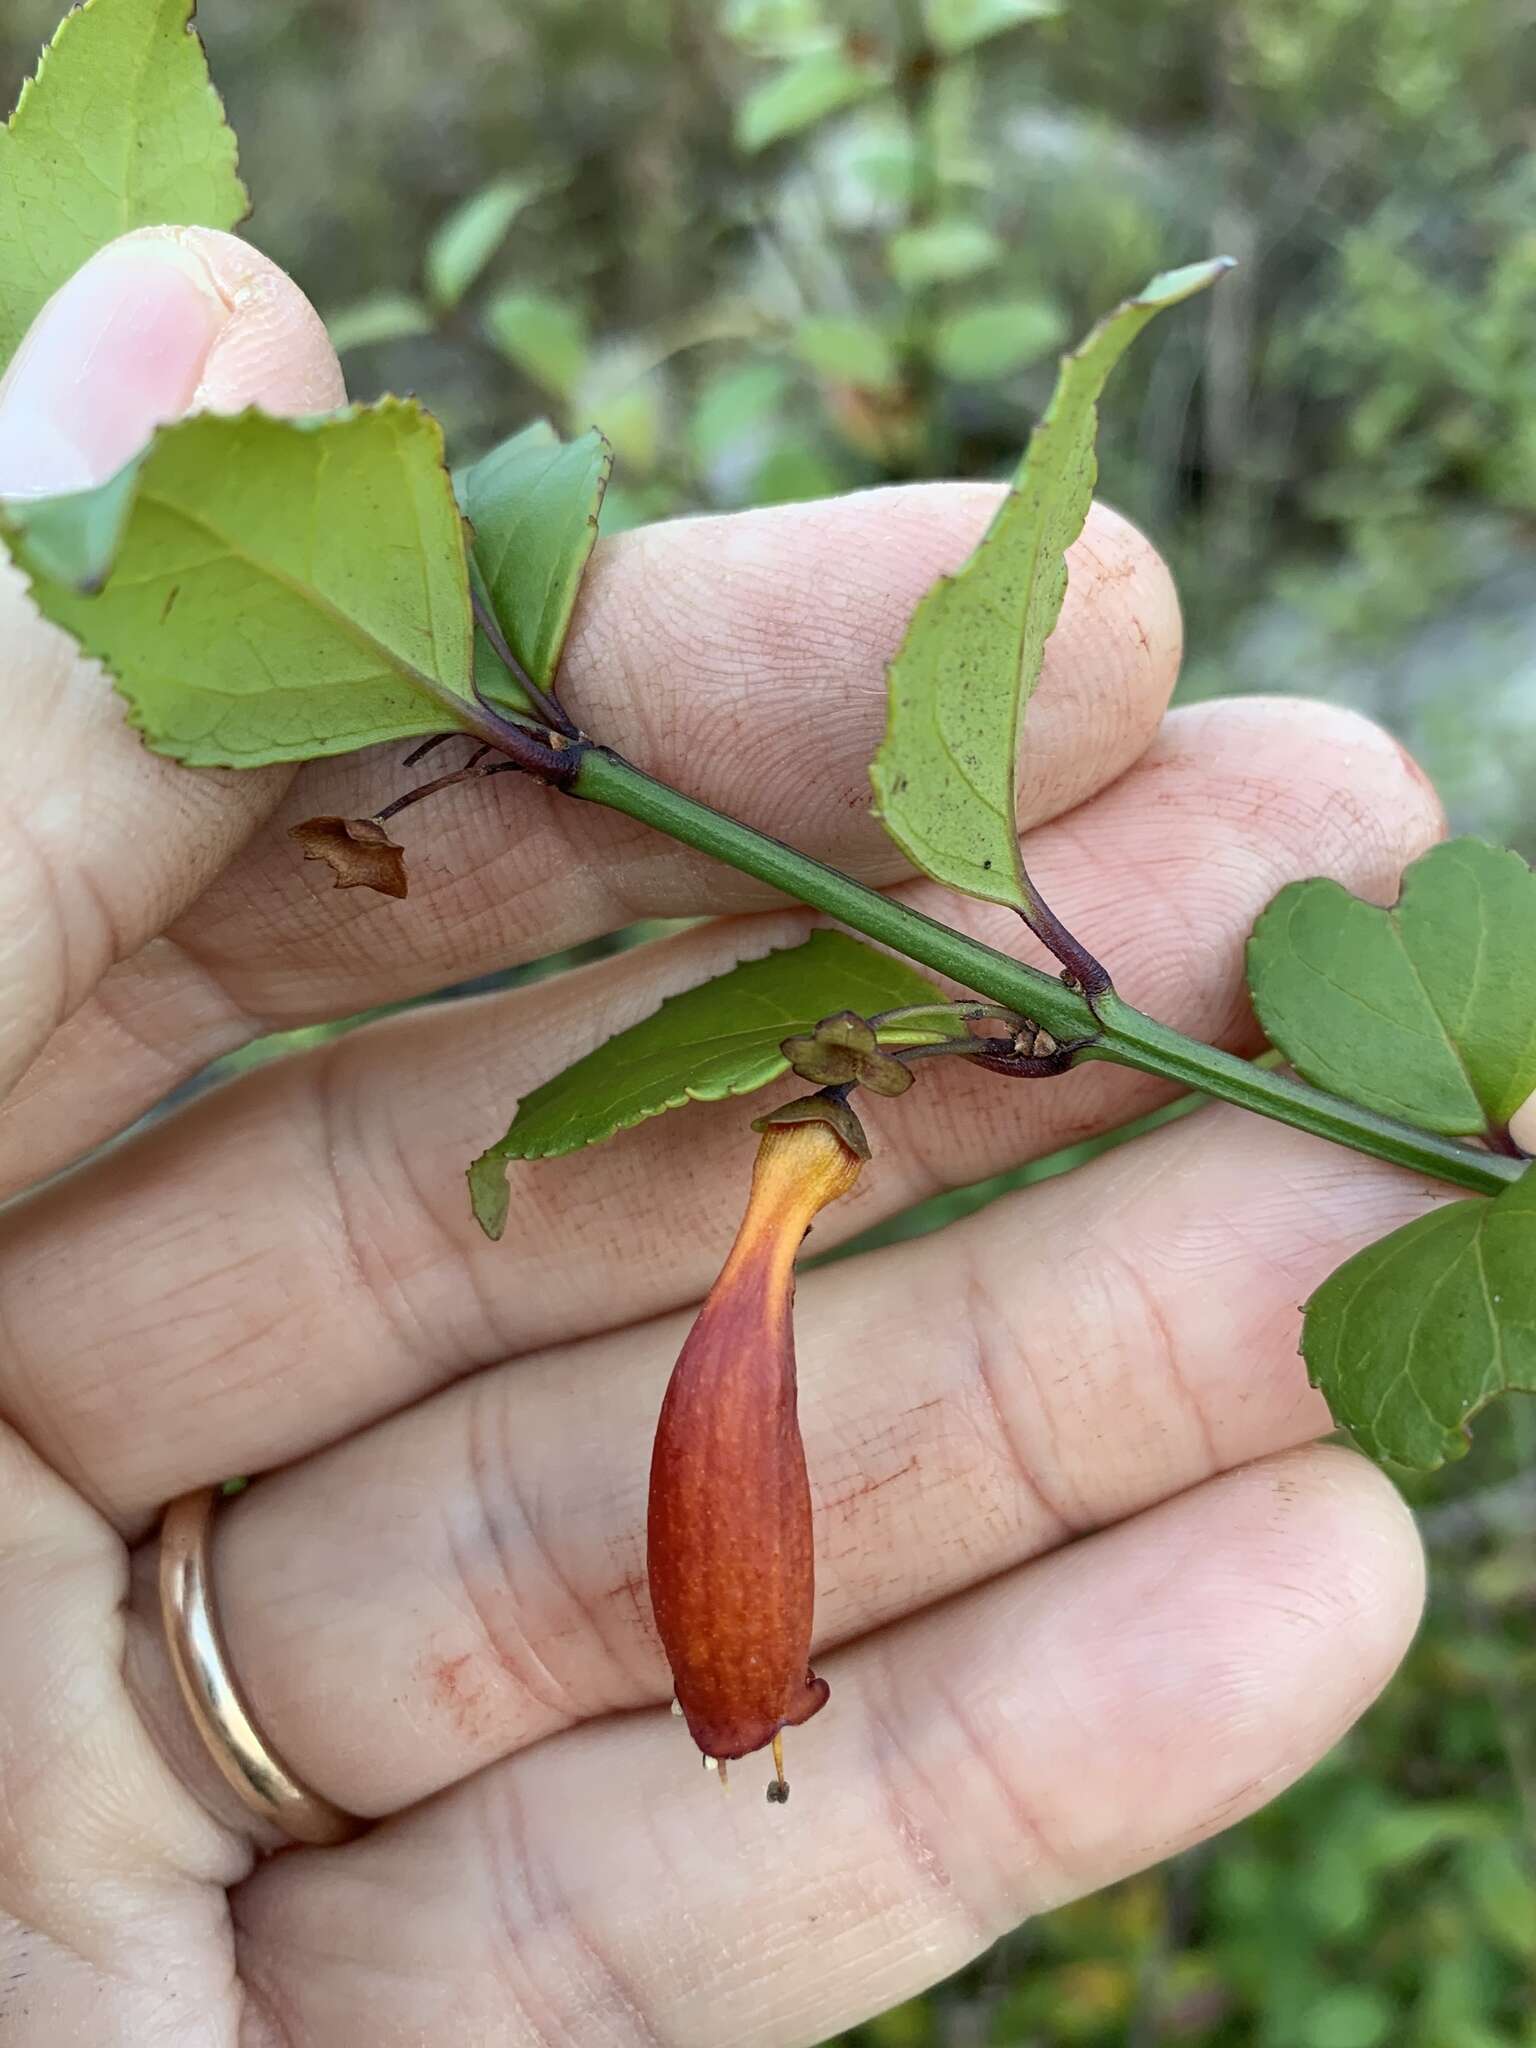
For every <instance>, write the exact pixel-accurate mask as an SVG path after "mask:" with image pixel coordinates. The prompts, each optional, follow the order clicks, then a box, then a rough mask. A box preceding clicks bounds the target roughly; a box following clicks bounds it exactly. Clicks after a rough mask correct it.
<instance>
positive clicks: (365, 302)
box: [325, 292, 434, 356]
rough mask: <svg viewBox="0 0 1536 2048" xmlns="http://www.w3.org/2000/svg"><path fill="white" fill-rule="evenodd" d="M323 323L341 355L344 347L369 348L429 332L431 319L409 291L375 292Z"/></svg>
mask: <svg viewBox="0 0 1536 2048" xmlns="http://www.w3.org/2000/svg"><path fill="white" fill-rule="evenodd" d="M325 324H326V326H327V328H329V330H330V336H331V346H332V348H334V349H335V351H336V353H337V355H339V356H341V355H345V354H346V353H347V351H348V349H353V348H373V347H376V346H377V345H378V344H379V343H380V342H385V341H412V340H414V339H415V338H416V336H417V335H421V334H430V333H431V332H432V328H433V325H434V322H433V319H432V315H431V313H430V311H429V310H428V308H427V307H426V306H424V305H423V304H422V302H421V300H420V299H413V298H412V297H411V296H410V295H409V293H407V292H375V293H374V294H373V295H372V296H371V297H369V298H366V299H359V300H357V302H356V303H355V304H354V305H351V306H343V307H342V308H341V310H340V311H339V312H337V313H332V314H330V315H329V316H328V317H327V319H326V323H325Z"/></svg>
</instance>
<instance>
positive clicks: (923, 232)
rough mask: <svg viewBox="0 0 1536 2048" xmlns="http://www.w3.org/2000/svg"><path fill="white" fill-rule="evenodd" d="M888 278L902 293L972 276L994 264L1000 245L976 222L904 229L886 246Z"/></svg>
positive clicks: (946, 221)
mask: <svg viewBox="0 0 1536 2048" xmlns="http://www.w3.org/2000/svg"><path fill="white" fill-rule="evenodd" d="M885 253H886V260H887V262H888V263H889V264H890V266H891V275H892V277H894V278H895V280H896V282H897V283H898V284H899V285H900V286H901V288H902V290H903V291H908V292H915V291H921V290H922V289H923V287H924V286H925V285H930V284H947V283H950V282H952V281H953V280H954V279H955V278H959V277H974V276H975V275H976V273H977V271H978V270H985V269H987V268H988V267H989V265H991V264H993V263H996V262H997V261H998V260H999V258H1000V257H1001V256H1002V254H1003V245H1002V243H1001V242H1000V241H999V240H998V238H997V236H996V235H994V234H993V233H992V231H991V229H990V228H984V227H983V226H982V225H981V223H980V222H979V221H970V220H936V221H932V222H930V224H929V225H928V226H927V227H923V228H905V229H903V231H902V232H901V233H900V234H898V235H892V237H891V239H890V242H889V243H888V245H887V247H886V252H885Z"/></svg>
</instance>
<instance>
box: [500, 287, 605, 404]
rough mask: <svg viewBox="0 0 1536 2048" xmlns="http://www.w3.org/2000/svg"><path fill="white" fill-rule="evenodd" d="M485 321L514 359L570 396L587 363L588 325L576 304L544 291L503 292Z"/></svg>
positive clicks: (544, 382)
mask: <svg viewBox="0 0 1536 2048" xmlns="http://www.w3.org/2000/svg"><path fill="white" fill-rule="evenodd" d="M485 324H486V326H487V328H488V329H489V331H490V335H491V339H492V340H493V341H494V342H495V344H496V346H497V347H498V348H499V349H500V350H501V352H502V354H503V355H504V356H505V357H506V359H507V361H508V362H509V363H514V364H515V365H516V366H517V368H518V369H520V370H521V371H522V372H523V374H524V376H526V377H530V378H531V379H532V380H533V382H534V383H535V384H538V385H540V386H541V387H542V388H543V389H544V390H545V391H548V392H551V393H553V395H554V396H555V397H556V398H569V396H570V395H571V392H572V391H573V390H574V389H575V387H576V384H577V382H578V381H579V379H580V377H581V374H582V372H583V370H584V369H585V368H586V364H587V323H586V321H585V320H584V319H583V318H582V316H581V314H580V313H579V312H578V311H577V310H576V308H575V307H574V306H567V305H563V304H562V303H561V301H560V300H559V299H552V298H549V297H548V296H547V295H546V294H545V293H543V292H519V291H511V292H502V293H501V294H500V295H499V296H498V297H497V298H495V299H493V300H492V301H491V303H490V305H489V306H487V308H486V311H485Z"/></svg>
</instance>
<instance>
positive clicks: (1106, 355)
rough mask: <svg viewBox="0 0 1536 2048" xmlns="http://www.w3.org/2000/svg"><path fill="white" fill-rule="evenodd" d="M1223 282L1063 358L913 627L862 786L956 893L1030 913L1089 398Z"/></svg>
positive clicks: (1093, 466)
mask: <svg viewBox="0 0 1536 2048" xmlns="http://www.w3.org/2000/svg"><path fill="white" fill-rule="evenodd" d="M1228 267H1229V266H1228V264H1227V263H1226V261H1225V260H1224V259H1221V258H1218V259H1217V260H1216V261H1214V262H1211V263H1195V264H1190V265H1188V266H1187V267H1186V268H1185V269H1183V270H1174V271H1165V272H1164V273H1163V274H1162V275H1161V276H1158V277H1154V278H1153V279H1152V281H1151V283H1150V284H1149V285H1147V287H1146V289H1145V290H1144V291H1143V292H1141V293H1140V294H1139V295H1138V296H1137V297H1136V298H1134V299H1128V300H1127V301H1126V302H1125V304H1124V305H1122V306H1120V307H1118V308H1117V309H1116V310H1115V311H1114V312H1113V313H1111V314H1110V315H1109V316H1108V318H1107V319H1104V320H1101V321H1100V323H1099V324H1098V326H1097V327H1095V328H1094V330H1093V332H1092V333H1091V334H1090V335H1089V336H1088V338H1087V339H1086V340H1085V341H1084V342H1082V343H1081V344H1080V345H1079V346H1078V348H1077V349H1076V350H1074V351H1073V353H1072V354H1071V355H1068V356H1066V357H1064V358H1063V360H1062V365H1061V374H1060V376H1059V377H1058V378H1057V381H1056V389H1055V392H1054V394H1053V395H1052V398H1051V402H1050V405H1049V406H1048V407H1047V409H1046V412H1045V414H1044V417H1043V418H1042V419H1041V421H1040V423H1039V425H1038V426H1037V427H1036V428H1035V431H1034V433H1033V434H1032V435H1031V436H1030V441H1029V447H1028V448H1027V450H1026V451H1025V455H1024V460H1023V462H1022V463H1021V464H1020V466H1019V471H1018V474H1017V476H1016V477H1015V479H1014V483H1013V488H1012V489H1011V490H1010V491H1009V493H1008V496H1007V497H1006V498H1005V499H1004V500H1003V503H1002V505H1001V506H1000V507H999V509H998V512H997V516H996V517H995V518H994V520H993V521H992V524H991V526H990V527H989V528H988V530H987V533H986V535H985V537H984V539H983V540H982V542H981V544H980V546H979V547H978V548H977V549H976V551H975V553H974V554H973V555H972V556H971V558H970V560H969V561H968V562H967V563H966V564H965V566H964V568H963V569H961V570H960V571H959V572H958V574H956V575H954V576H945V577H941V578H940V580H939V582H938V583H936V584H935V585H934V587H933V588H932V589H931V590H930V591H929V592H928V594H927V595H926V596H925V597H924V598H923V600H922V602H921V603H920V604H919V606H918V608H917V610H916V611H915V612H914V613H913V615H912V621H911V623H910V625H909V626H908V627H907V632H906V637H905V639H904V640H903V641H902V644H901V647H900V649H899V651H898V653H897V655H896V659H895V660H894V661H893V662H892V663H891V667H890V677H889V703H888V711H887V718H886V728H885V738H884V739H883V741H882V742H881V745H880V750H879V752H878V753H877V754H876V755H875V758H874V761H873V762H872V764H871V766H870V780H871V782H872V783H873V785H874V791H875V803H876V808H877V810H878V812H879V815H880V818H881V820H882V822H883V824H884V826H885V829H886V831H887V832H889V834H890V835H891V837H892V838H893V839H894V840H895V841H896V844H897V845H898V846H899V847H900V848H901V849H902V851H903V852H904V853H905V854H906V855H907V857H908V859H910V860H911V861H913V862H914V863H915V864H916V865H917V866H918V867H919V868H921V869H922V871H923V872H924V873H925V874H927V875H931V876H932V877H933V879H934V880H935V881H938V882H944V883H947V884H948V886H949V887H950V888H952V889H960V890H963V891H964V892H965V893H966V894H967V895H969V896H979V897H981V898H983V899H984V900H985V901H987V902H989V903H1004V904H1007V905H1009V906H1010V907H1012V908H1014V909H1019V910H1025V909H1031V910H1032V909H1033V897H1032V895H1031V893H1030V890H1029V882H1028V877H1027V876H1026V875H1025V873H1024V869H1023V864H1022V862H1021V861H1020V858H1019V841H1018V830H1017V826H1016V822H1015V820H1016V802H1015V785H1016V779H1017V767H1018V752H1019V723H1020V719H1021V716H1022V713H1023V709H1024V706H1025V705H1026V704H1027V702H1028V700H1029V697H1030V695H1031V693H1032V691H1033V690H1034V687H1035V684H1036V683H1037V681H1038V680H1039V677H1040V664H1041V661H1042V659H1043V657H1044V653H1045V643H1046V640H1047V639H1048V638H1049V636H1050V633H1051V629H1052V628H1053V627H1054V625H1055V624H1056V620H1057V617H1058V615H1059V614H1060V611H1061V601H1062V598H1063V597H1064V595H1065V594H1066V588H1067V568H1066V551H1067V549H1068V547H1070V545H1071V544H1072V542H1073V541H1074V540H1076V538H1077V536H1078V534H1079V533H1080V532H1081V531H1082V526H1083V521H1084V520H1085V519H1086V518H1087V516H1088V508H1089V505H1090V504H1091V502H1092V499H1093V486H1094V481H1095V479H1096V477H1097V475H1098V464H1097V461H1096V458H1095V454H1094V436H1095V432H1096V430H1097V426H1098V401H1099V394H1100V393H1101V392H1102V390H1103V388H1104V384H1105V380H1106V379H1107V378H1108V376H1109V373H1110V371H1111V370H1112V369H1113V368H1114V366H1115V363H1116V362H1117V361H1118V360H1119V358H1120V356H1121V355H1122V354H1123V353H1124V352H1125V350H1126V348H1127V347H1128V346H1129V345H1130V343H1131V342H1132V341H1133V340H1134V339H1135V337H1136V336H1137V335H1138V334H1139V333H1140V332H1141V330H1142V328H1143V327H1145V326H1146V324H1147V322H1148V321H1149V320H1151V319H1152V318H1153V317H1154V316H1155V315H1156V314H1157V313H1159V312H1161V311H1162V310H1163V309H1164V307H1167V306H1175V305H1177V304H1178V303H1179V301H1180V300H1181V299H1187V298H1189V297H1190V296H1191V294H1192V293H1194V292H1198V291H1202V290H1204V288H1205V287H1206V286H1207V285H1208V284H1211V283H1213V282H1214V280H1215V279H1216V278H1218V277H1219V276H1220V275H1221V274H1222V272H1223V271H1224V270H1225V269H1227V268H1228Z"/></svg>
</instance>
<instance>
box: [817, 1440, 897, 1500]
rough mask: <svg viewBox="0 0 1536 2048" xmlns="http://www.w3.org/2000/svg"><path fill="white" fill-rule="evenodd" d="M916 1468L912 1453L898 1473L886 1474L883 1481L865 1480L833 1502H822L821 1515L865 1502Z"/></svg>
mask: <svg viewBox="0 0 1536 2048" xmlns="http://www.w3.org/2000/svg"><path fill="white" fill-rule="evenodd" d="M917 1468H918V1459H917V1454H916V1452H915V1451H914V1453H913V1454H912V1456H911V1457H910V1458H908V1460H907V1462H906V1463H905V1465H903V1466H902V1467H901V1468H900V1470H899V1471H896V1472H887V1473H886V1475H885V1477H884V1478H883V1479H866V1480H864V1481H862V1482H861V1483H860V1484H859V1485H858V1486H852V1487H850V1488H849V1489H848V1491H847V1492H846V1493H840V1494H838V1496H837V1498H836V1499H835V1500H824V1501H823V1502H822V1504H821V1509H822V1513H823V1514H827V1515H830V1514H835V1513H836V1511H837V1510H838V1509H839V1508H846V1507H851V1506H852V1504H853V1503H854V1501H856V1500H865V1499H867V1498H868V1496H869V1495H870V1494H872V1493H878V1492H879V1491H880V1489H881V1487H882V1486H894V1485H895V1483H896V1481H897V1480H898V1479H905V1478H906V1476H907V1474H908V1473H909V1472H915V1471H916V1470H917Z"/></svg>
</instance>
